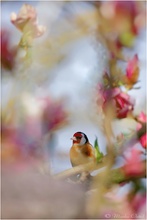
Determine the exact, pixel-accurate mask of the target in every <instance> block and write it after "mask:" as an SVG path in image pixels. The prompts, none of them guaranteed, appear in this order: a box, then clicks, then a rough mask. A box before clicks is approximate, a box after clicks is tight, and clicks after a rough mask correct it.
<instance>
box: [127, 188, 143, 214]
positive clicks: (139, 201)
mask: <svg viewBox="0 0 147 220" xmlns="http://www.w3.org/2000/svg"><path fill="white" fill-rule="evenodd" d="M130 205H131V208H132V209H133V210H134V211H135V213H137V214H139V215H142V217H143V218H144V217H145V211H146V194H145V193H144V194H143V193H141V192H140V193H137V194H135V196H134V197H133V198H132V201H131V203H130ZM143 215H144V216H143Z"/></svg>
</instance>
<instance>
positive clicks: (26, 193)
mask: <svg viewBox="0 0 147 220" xmlns="http://www.w3.org/2000/svg"><path fill="white" fill-rule="evenodd" d="M1 9H2V10H1V18H0V19H1V66H2V69H1V90H0V92H1V96H0V101H1V121H2V126H1V137H2V148H1V155H2V157H1V158H2V168H3V169H2V176H3V178H2V197H3V201H2V211H3V213H2V214H3V217H4V218H18V217H20V218H25V217H26V218H35V217H37V218H39V217H40V218H83V219H86V218H88V217H91V218H97V217H98V218H101V217H105V218H110V217H114V216H115V214H117V213H119V215H117V217H118V218H119V217H122V218H124V217H125V218H126V216H128V217H129V218H130V216H131V218H133V217H134V216H135V218H136V219H138V218H142V217H145V201H146V197H145V178H144V177H145V174H144V172H145V161H144V160H145V157H146V153H145V148H146V140H145V139H143V141H144V142H143V141H141V138H142V137H143V138H146V130H145V126H146V114H145V112H146V26H145V24H146V20H145V18H146V2H144V1H1ZM127 71H128V72H127ZM108 73H109V74H108ZM129 74H130V75H129ZM109 75H110V76H111V77H112V78H111V77H110V82H111V80H112V82H114V85H113V83H110V82H109V80H108V79H109V77H108V76H109ZM107 77H108V78H107ZM119 77H120V78H119ZM129 77H130V78H129ZM123 79H125V80H126V79H127V80H128V81H127V83H128V84H127V83H126V82H125V80H124V81H123ZM105 80H106V81H105ZM113 80H114V81H113ZM119 80H120V81H119ZM121 80H122V81H121ZM131 80H132V81H131ZM115 83H116V85H115ZM117 83H118V84H117ZM119 83H120V84H119ZM125 83H126V84H125ZM128 85H129V87H127V86H128ZM107 86H108V87H107ZM100 88H104V91H103V92H104V93H105V92H106V94H105V96H106V97H105V96H104V93H102V92H101V90H100ZM115 89H116V90H117V89H120V91H121V93H120V94H118V97H117V98H118V99H117V98H116V97H112V95H113V92H112V91H114V90H115ZM116 90H115V91H116ZM109 91H111V93H112V94H109ZM125 95H126V96H125ZM110 97H111V99H112V98H114V100H113V101H115V102H116V105H117V104H118V106H117V107H118V109H117V108H116V106H114V105H111V107H112V106H113V107H114V108H116V109H111V108H110V106H109V105H106V106H107V107H109V108H108V110H110V112H111V111H112V113H114V112H115V113H118V112H117V111H116V110H119V111H120V112H121V113H122V112H123V111H125V114H124V112H123V114H122V115H121V117H119V116H118V115H117V114H115V117H114V118H113V116H112V114H110V112H109V111H108V110H107V108H104V105H103V104H104V103H103V102H104V99H105V98H106V99H107V98H108V100H107V101H108V103H109V98H110ZM125 97H128V100H127V99H125ZM132 99H133V101H132ZM105 101H106V100H105ZM132 103H133V104H132ZM111 104H112V103H111ZM119 104H120V106H119ZM127 108H128V109H127ZM126 109H127V111H126ZM105 110H107V111H106V112H105ZM120 112H119V113H120ZM126 113H127V114H126ZM111 125H112V129H111ZM142 127H143V128H144V130H143V131H142ZM140 130H141V132H140ZM77 131H81V132H84V133H85V134H86V135H87V136H88V138H89V141H90V143H91V144H92V145H94V142H95V140H96V137H97V138H98V145H99V150H100V152H102V153H103V154H104V155H106V154H107V153H108V148H109V147H112V149H110V150H111V151H110V155H109V156H110V158H109V159H110V161H109V160H108V161H107V163H106V164H105V162H104V161H102V165H103V162H104V166H105V165H106V167H107V168H108V169H99V170H97V171H98V174H99V171H102V175H101V173H100V175H101V176H100V178H99V176H97V172H96V173H95V175H94V176H93V178H95V179H94V180H93V181H92V182H91V185H90V187H89V186H88V188H87V186H86V187H85V185H84V184H80V185H79V184H71V183H67V182H68V181H64V182H63V181H60V180H58V181H55V180H54V178H53V177H51V176H50V175H42V174H49V173H51V174H57V173H60V172H61V171H65V172H66V169H69V168H71V163H70V159H69V150H70V148H71V146H72V141H71V140H70V138H71V137H72V136H73V134H74V133H75V132H77ZM131 132H132V133H133V132H134V133H133V135H134V134H135V136H133V137H132V136H131V135H132V133H131ZM139 132H140V134H138V133H139ZM142 132H143V133H142ZM129 135H130V136H129ZM137 135H138V136H137ZM139 135H140V136H139ZM130 137H131V138H130ZM121 138H122V139H123V141H124V142H123V144H122V145H119V144H120V142H121V141H122V139H121ZM125 138H126V139H125ZM127 138H128V139H127ZM110 140H111V141H112V142H111V141H110ZM126 140H129V141H128V142H127V141H126ZM109 141H110V142H109ZM119 141H120V142H119ZM113 144H114V146H115V147H116V148H115V147H114V146H113ZM117 144H118V145H117ZM118 146H120V148H117V147H118ZM113 148H114V149H113ZM117 150H118V151H117ZM111 153H112V154H111ZM113 153H116V155H115V158H113V159H112V158H111V156H113ZM125 156H126V157H125ZM104 158H107V156H106V157H104ZM140 158H141V159H140ZM111 159H112V160H113V163H112V161H111ZM110 164H111V165H112V166H111V165H110ZM100 165H101V164H100ZM107 165H108V166H107ZM116 167H119V168H120V169H119V170H117V171H118V172H117V174H116V177H118V179H117V178H116V180H115V181H114V182H113V183H112V182H111V181H112V179H111V178H110V177H112V175H109V171H114V170H112V169H113V168H116ZM26 168H28V169H26ZM34 168H35V169H34ZM36 168H37V169H36ZM121 169H124V170H123V172H124V173H125V175H126V176H125V175H124V173H123V180H121V178H122V176H121V174H122V173H121V172H120V171H121ZM23 171H24V172H23ZM25 171H26V172H25ZM36 171H37V172H36ZM72 171H73V170H72ZM103 171H104V172H105V173H103ZM65 172H64V174H65ZM18 174H19V175H18ZM62 174H63V173H62ZM114 174H115V173H114ZM108 176H110V177H109V178H110V182H111V183H109V184H111V186H110V187H109V186H108V182H109V178H108ZM114 176H115V175H114ZM124 176H125V178H126V179H124ZM97 177H98V178H97ZM119 178H120V179H119ZM131 178H132V179H131ZM126 180H130V182H129V183H128V182H126ZM123 181H125V185H124V186H122V185H121V184H122V182H123ZM123 183H124V182H123ZM94 187H95V188H94ZM93 189H94V190H93ZM88 190H89V191H88ZM124 213H125V215H126V216H124ZM132 213H133V214H132ZM119 219H120V218H119Z"/></svg>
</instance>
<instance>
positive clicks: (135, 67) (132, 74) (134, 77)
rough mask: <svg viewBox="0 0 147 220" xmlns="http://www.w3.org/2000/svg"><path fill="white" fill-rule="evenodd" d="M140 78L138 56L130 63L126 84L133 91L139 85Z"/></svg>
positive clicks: (127, 69)
mask: <svg viewBox="0 0 147 220" xmlns="http://www.w3.org/2000/svg"><path fill="white" fill-rule="evenodd" d="M138 77H139V60H138V56H137V54H135V55H134V57H133V58H132V59H131V60H130V61H129V62H128V65H127V68H126V76H125V83H126V86H127V87H128V88H129V89H131V88H132V87H133V86H134V84H135V83H137V81H138Z"/></svg>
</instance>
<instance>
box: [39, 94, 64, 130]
mask: <svg viewBox="0 0 147 220" xmlns="http://www.w3.org/2000/svg"><path fill="white" fill-rule="evenodd" d="M38 101H39V102H40V103H41V106H42V107H41V108H42V110H41V111H42V123H43V128H44V132H45V133H46V132H49V131H51V130H55V129H57V128H58V127H60V126H62V125H63V124H65V123H67V113H66V111H65V110H64V108H63V102H62V101H52V100H51V99H50V98H49V97H45V98H40V99H38Z"/></svg>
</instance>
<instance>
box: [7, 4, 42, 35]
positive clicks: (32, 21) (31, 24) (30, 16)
mask: <svg viewBox="0 0 147 220" xmlns="http://www.w3.org/2000/svg"><path fill="white" fill-rule="evenodd" d="M11 22H12V23H13V24H14V25H15V27H16V28H18V29H19V30H20V31H21V32H23V33H29V34H30V35H31V36H32V37H33V38H36V37H40V36H41V35H43V34H44V32H45V30H46V28H45V27H44V26H40V25H38V23H37V12H36V10H35V8H34V7H33V6H31V5H29V4H24V5H23V6H22V8H21V9H20V11H19V13H18V15H16V13H14V12H13V13H12V14H11Z"/></svg>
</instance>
